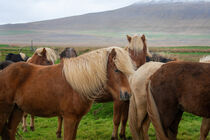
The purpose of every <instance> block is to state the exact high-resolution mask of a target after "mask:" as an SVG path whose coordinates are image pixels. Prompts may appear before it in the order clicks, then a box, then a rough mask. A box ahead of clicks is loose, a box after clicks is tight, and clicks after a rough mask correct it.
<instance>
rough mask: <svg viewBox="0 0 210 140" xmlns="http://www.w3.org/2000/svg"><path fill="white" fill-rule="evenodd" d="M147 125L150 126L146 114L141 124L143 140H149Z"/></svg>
mask: <svg viewBox="0 0 210 140" xmlns="http://www.w3.org/2000/svg"><path fill="white" fill-rule="evenodd" d="M149 125H150V119H149V116H148V114H146V116H145V118H144V121H143V122H142V128H143V139H144V140H149V135H148V131H149Z"/></svg>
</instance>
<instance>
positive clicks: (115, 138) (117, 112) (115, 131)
mask: <svg viewBox="0 0 210 140" xmlns="http://www.w3.org/2000/svg"><path fill="white" fill-rule="evenodd" d="M121 103H122V102H120V101H114V109H113V110H114V115H113V123H114V128H113V131H112V138H111V139H112V140H118V135H117V134H118V128H119V125H120V119H121V114H122V110H121V108H120V107H121Z"/></svg>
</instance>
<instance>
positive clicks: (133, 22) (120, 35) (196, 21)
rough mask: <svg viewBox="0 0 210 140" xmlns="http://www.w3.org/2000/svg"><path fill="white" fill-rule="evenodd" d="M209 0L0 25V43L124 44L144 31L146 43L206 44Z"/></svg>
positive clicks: (142, 5)
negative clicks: (128, 36) (128, 38)
mask: <svg viewBox="0 0 210 140" xmlns="http://www.w3.org/2000/svg"><path fill="white" fill-rule="evenodd" d="M209 23H210V2H175V3H170V2H168V3H135V4H133V5H130V6H127V7H124V8H120V9H116V10H112V11H105V12H99V13H90V14H85V15H80V16H72V17H66V18H60V19H53V20H46V21H39V22H33V23H23V24H7V25H1V26H0V42H1V43H6V44H25V45H26V44H29V43H30V41H31V40H34V43H35V44H36V45H53V44H57V45H58V46H60V45H62V46H69V45H71V46H96V47H97V46H99V47H101V46H108V45H121V46H125V45H127V40H126V37H125V35H126V34H134V33H144V34H146V36H147V39H148V44H149V45H150V46H177V45H178V46H180V45H209V44H210V40H209V38H210V32H209V30H210V24H209Z"/></svg>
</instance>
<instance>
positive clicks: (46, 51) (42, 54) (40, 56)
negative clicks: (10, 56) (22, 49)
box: [22, 48, 57, 132]
mask: <svg viewBox="0 0 210 140" xmlns="http://www.w3.org/2000/svg"><path fill="white" fill-rule="evenodd" d="M56 60H57V56H56V54H55V52H54V50H53V49H50V48H39V49H37V50H36V51H35V52H34V54H33V56H32V57H31V58H29V59H28V61H27V62H28V63H32V64H37V65H52V64H54V63H55V61H56ZM26 118H27V113H24V115H23V124H22V127H23V131H24V132H26V131H27V123H26ZM30 129H31V131H34V129H35V128H34V116H33V115H31V120H30Z"/></svg>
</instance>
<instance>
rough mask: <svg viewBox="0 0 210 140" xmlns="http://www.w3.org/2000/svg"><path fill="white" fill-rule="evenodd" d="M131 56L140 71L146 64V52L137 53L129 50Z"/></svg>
mask: <svg viewBox="0 0 210 140" xmlns="http://www.w3.org/2000/svg"><path fill="white" fill-rule="evenodd" d="M128 51H129V54H130V57H131V59H132V61H133V62H134V63H135V65H136V68H137V69H138V68H139V67H140V66H141V65H143V64H144V63H145V62H146V55H147V54H146V52H145V51H144V50H142V51H139V52H136V51H134V50H131V49H129V50H128Z"/></svg>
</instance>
